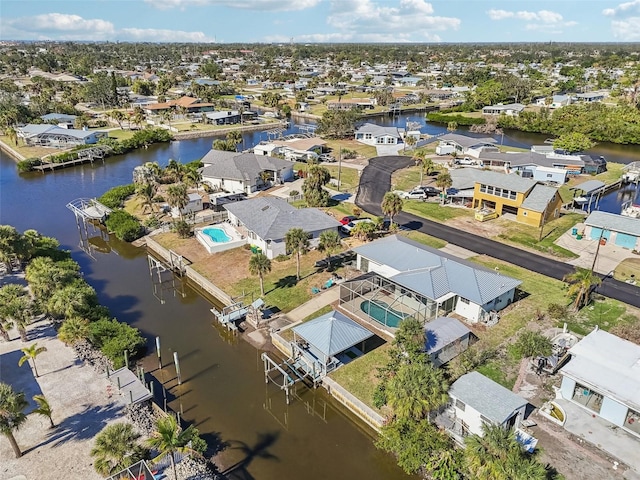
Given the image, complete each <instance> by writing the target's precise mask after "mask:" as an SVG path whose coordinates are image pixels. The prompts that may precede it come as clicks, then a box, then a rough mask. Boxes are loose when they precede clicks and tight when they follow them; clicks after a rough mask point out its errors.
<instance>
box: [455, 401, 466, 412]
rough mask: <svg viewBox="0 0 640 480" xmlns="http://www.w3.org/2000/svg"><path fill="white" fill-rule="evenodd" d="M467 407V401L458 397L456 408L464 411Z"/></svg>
mask: <svg viewBox="0 0 640 480" xmlns="http://www.w3.org/2000/svg"><path fill="white" fill-rule="evenodd" d="M465 407H466V405H465V403H464V402H463V401H461V400H458V399H457V398H456V408H457V409H458V410H462V411H463V412H464V409H465Z"/></svg>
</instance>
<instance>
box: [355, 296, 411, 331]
mask: <svg viewBox="0 0 640 480" xmlns="http://www.w3.org/2000/svg"><path fill="white" fill-rule="evenodd" d="M360 310H362V311H363V312H364V313H366V314H367V315H369V316H370V317H371V318H373V319H374V320H375V321H376V322H378V323H381V324H382V325H386V326H387V327H392V328H398V325H400V322H401V321H402V320H404V319H405V318H406V317H408V316H409V315H408V314H405V313H402V312H398V311H397V310H394V309H393V308H389V305H388V304H387V303H385V302H375V301H371V300H365V301H364V302H362V303H361V304H360Z"/></svg>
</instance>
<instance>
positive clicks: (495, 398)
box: [448, 372, 528, 437]
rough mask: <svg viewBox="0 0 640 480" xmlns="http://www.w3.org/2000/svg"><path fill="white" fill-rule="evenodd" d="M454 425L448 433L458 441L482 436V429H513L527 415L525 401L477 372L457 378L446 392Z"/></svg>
mask: <svg viewBox="0 0 640 480" xmlns="http://www.w3.org/2000/svg"><path fill="white" fill-rule="evenodd" d="M449 397H451V406H452V410H453V412H452V415H451V417H450V419H451V420H452V421H453V425H448V427H449V428H448V430H450V431H452V432H454V433H456V434H457V435H459V436H461V437H465V436H467V435H479V436H483V435H484V431H483V428H482V427H483V426H484V425H502V426H505V427H508V428H513V429H516V428H518V427H519V426H520V423H521V422H522V420H524V416H525V413H526V408H527V405H528V402H527V400H525V399H524V398H522V397H521V396H520V395H516V394H515V393H513V392H512V391H511V390H508V389H506V388H505V387H503V386H502V385H500V384H498V383H496V382H494V381H493V380H491V379H490V378H487V377H485V376H484V375H482V374H481V373H478V372H470V373H467V374H465V375H463V376H461V377H460V378H458V379H457V380H456V381H455V382H453V384H452V385H451V388H450V389H449Z"/></svg>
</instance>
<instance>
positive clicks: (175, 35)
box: [118, 28, 215, 43]
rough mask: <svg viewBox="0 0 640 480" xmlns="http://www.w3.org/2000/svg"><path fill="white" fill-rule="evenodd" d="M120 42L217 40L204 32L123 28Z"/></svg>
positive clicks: (202, 41)
mask: <svg viewBox="0 0 640 480" xmlns="http://www.w3.org/2000/svg"><path fill="white" fill-rule="evenodd" d="M118 39H120V40H125V41H126V40H131V41H147V42H150V41H151V42H193V43H206V42H214V41H215V40H214V39H213V38H211V37H208V36H207V35H205V34H204V33H203V32H185V31H182V30H164V29H156V28H123V29H122V30H120V35H118Z"/></svg>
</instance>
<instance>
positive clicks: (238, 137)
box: [226, 130, 242, 147]
mask: <svg viewBox="0 0 640 480" xmlns="http://www.w3.org/2000/svg"><path fill="white" fill-rule="evenodd" d="M226 139H227V141H228V142H230V143H233V144H234V145H236V147H237V146H238V145H240V144H241V143H242V134H241V133H240V132H239V131H238V130H231V131H230V132H229V133H227V137H226Z"/></svg>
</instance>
